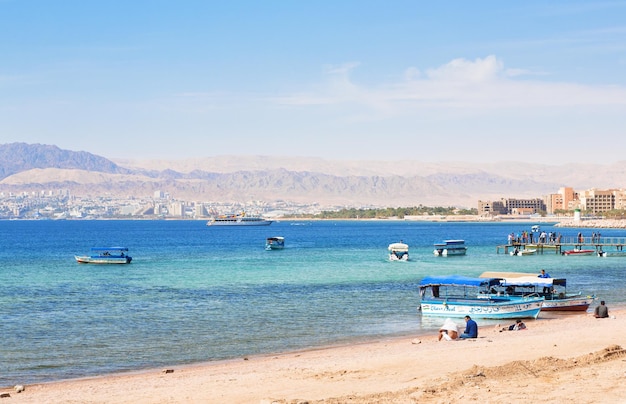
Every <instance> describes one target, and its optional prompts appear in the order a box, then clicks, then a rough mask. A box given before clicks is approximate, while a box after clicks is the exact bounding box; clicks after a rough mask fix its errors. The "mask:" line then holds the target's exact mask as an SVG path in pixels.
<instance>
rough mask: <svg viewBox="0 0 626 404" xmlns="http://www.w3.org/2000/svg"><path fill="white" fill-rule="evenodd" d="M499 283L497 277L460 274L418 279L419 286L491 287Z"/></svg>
mask: <svg viewBox="0 0 626 404" xmlns="http://www.w3.org/2000/svg"><path fill="white" fill-rule="evenodd" d="M498 285H500V279H499V278H471V277H468V276H462V275H448V276H427V277H425V278H424V279H422V280H421V281H420V284H419V287H420V288H427V287H430V286H474V287H491V286H498Z"/></svg>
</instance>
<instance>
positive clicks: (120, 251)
mask: <svg viewBox="0 0 626 404" xmlns="http://www.w3.org/2000/svg"><path fill="white" fill-rule="evenodd" d="M74 258H75V259H76V262H78V263H80V264H130V262H131V261H132V260H133V258H132V257H131V256H130V255H128V248H126V247H93V248H92V249H91V254H90V255H83V256H80V255H75V256H74Z"/></svg>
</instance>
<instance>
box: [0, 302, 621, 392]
mask: <svg viewBox="0 0 626 404" xmlns="http://www.w3.org/2000/svg"><path fill="white" fill-rule="evenodd" d="M610 314H611V318H607V319H596V318H594V317H593V315H591V314H559V315H550V317H553V318H549V319H538V320H534V321H533V320H530V321H527V322H526V324H527V325H528V329H527V330H523V331H504V332H500V331H499V330H500V329H501V328H502V327H503V326H505V325H509V323H508V322H506V323H505V322H503V323H501V324H500V327H494V326H493V325H490V326H480V321H478V323H479V329H480V334H479V338H478V339H475V340H461V341H450V342H447V341H441V342H438V341H437V335H424V336H414V337H404V338H394V339H389V340H380V341H375V342H370V343H363V344H356V345H350V346H339V347H331V348H325V349H315V350H308V351H301V352H290V353H284V354H278V355H270V356H260V357H246V358H240V359H237V360H231V361H224V362H215V363H207V364H200V365H191V366H183V367H179V366H172V367H171V368H168V369H169V370H170V372H165V370H166V369H155V370H151V371H141V372H135V373H125V374H117V375H109V376H101V377H94V378H85V379H78V380H67V381H60V382H54V383H46V384H39V385H25V386H24V391H22V392H20V393H17V392H16V389H15V388H14V386H11V387H6V388H2V389H0V393H2V395H3V396H5V397H4V398H3V402H7V403H44V402H45V403H347V402H349V403H417V402H419V403H453V402H460V401H475V402H481V403H500V402H511V401H517V400H524V401H530V402H537V401H543V402H557V401H558V402H561V401H563V400H564V399H566V398H570V399H573V400H575V402H578V403H605V402H626V385H624V383H623V378H624V377H625V376H626V350H625V349H624V347H625V346H626V317H625V314H626V311H624V310H611V312H610ZM442 322H443V319H442ZM455 322H456V323H457V324H459V326H462V325H463V320H462V319H455ZM7 394H9V395H10V397H6V395H7Z"/></svg>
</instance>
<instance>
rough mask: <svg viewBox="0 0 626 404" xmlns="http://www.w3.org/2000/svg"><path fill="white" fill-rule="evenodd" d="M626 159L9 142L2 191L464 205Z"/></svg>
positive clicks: (590, 176)
mask: <svg viewBox="0 0 626 404" xmlns="http://www.w3.org/2000/svg"><path fill="white" fill-rule="evenodd" d="M625 174H626V162H620V163H619V164H613V165H605V166H603V165H589V164H575V165H574V164H571V165H561V166H549V165H544V164H539V163H535V162H527V163H521V162H494V163H485V164H470V163H463V162H441V163H421V162H417V161H337V160H324V159H320V158H307V157H302V158H294V157H289V158H282V157H268V156H251V157H242V156H218V157H207V158H204V159H188V160H178V161H167V160H116V161H115V162H114V161H112V160H109V159H106V158H104V157H101V156H96V155H94V154H91V153H87V152H80V151H79V152H76V151H69V150H62V149H59V148H58V147H56V146H51V145H40V144H25V143H12V144H5V145H0V191H5V192H19V191H40V190H42V189H57V188H63V189H69V190H70V191H71V192H72V193H74V194H77V195H84V196H98V195H100V196H102V195H109V196H118V197H129V196H134V197H147V196H151V195H152V194H153V193H154V191H156V190H161V191H164V192H168V193H169V194H170V195H172V196H173V197H175V198H177V199H183V200H191V201H207V202H210V201H214V202H248V201H250V200H264V201H266V202H273V201H285V202H295V203H307V204H313V203H318V204H320V205H322V206H377V207H380V206H385V207H386V206H418V205H425V206H459V207H476V205H477V201H478V200H479V199H482V200H499V199H500V198H537V197H541V196H543V195H546V194H550V193H555V192H556V191H557V190H558V189H559V188H560V187H563V186H571V187H574V188H575V189H577V190H584V189H589V188H593V187H596V188H600V189H608V188H624V187H626V175H625Z"/></svg>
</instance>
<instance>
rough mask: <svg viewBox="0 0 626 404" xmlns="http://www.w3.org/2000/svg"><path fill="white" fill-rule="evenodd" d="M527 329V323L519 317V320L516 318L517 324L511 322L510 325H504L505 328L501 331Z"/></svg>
mask: <svg viewBox="0 0 626 404" xmlns="http://www.w3.org/2000/svg"><path fill="white" fill-rule="evenodd" d="M525 329H526V324H524V322H523V321H522V320H520V319H519V318H518V319H517V320H515V324H511V325H510V326H508V327H504V328H503V329H501V330H500V332H502V331H521V330H525Z"/></svg>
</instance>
